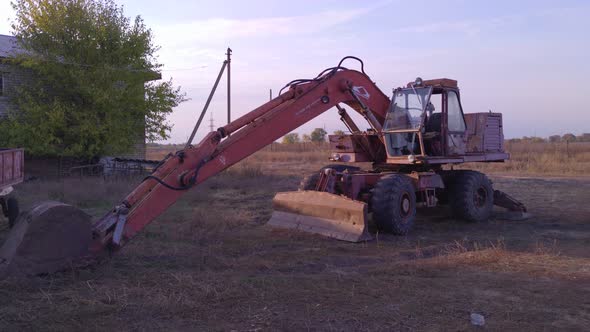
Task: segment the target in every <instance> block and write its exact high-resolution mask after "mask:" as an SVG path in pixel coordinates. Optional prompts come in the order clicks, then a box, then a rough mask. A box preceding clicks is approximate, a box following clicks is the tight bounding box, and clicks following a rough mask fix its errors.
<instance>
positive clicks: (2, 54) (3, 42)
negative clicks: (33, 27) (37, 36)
mask: <svg viewBox="0 0 590 332" xmlns="http://www.w3.org/2000/svg"><path fill="white" fill-rule="evenodd" d="M19 51H22V48H20V47H19V46H18V44H17V42H16V37H14V36H7V35H0V58H8V57H12V56H14V55H15V54H16V53H18V52H19Z"/></svg>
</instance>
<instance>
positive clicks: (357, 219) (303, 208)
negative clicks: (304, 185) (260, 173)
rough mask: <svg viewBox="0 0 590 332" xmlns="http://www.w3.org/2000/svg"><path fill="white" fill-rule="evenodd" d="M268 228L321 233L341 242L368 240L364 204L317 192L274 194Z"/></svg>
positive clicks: (365, 205) (370, 236) (369, 235)
mask: <svg viewBox="0 0 590 332" xmlns="http://www.w3.org/2000/svg"><path fill="white" fill-rule="evenodd" d="M273 208H274V212H273V214H272V217H271V218H270V220H269V221H268V224H269V225H271V226H276V227H281V228H289V229H297V230H301V231H304V232H308V233H314V234H321V235H324V236H328V237H333V238H336V239H339V240H343V241H349V242H361V241H368V240H372V239H373V236H372V235H371V234H370V233H369V231H368V227H367V204H365V203H363V202H359V201H355V200H352V199H349V198H347V197H344V196H339V195H335V194H331V193H327V192H321V191H292V192H280V193H277V194H276V195H275V197H274V199H273Z"/></svg>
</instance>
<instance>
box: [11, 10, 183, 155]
mask: <svg viewBox="0 0 590 332" xmlns="http://www.w3.org/2000/svg"><path fill="white" fill-rule="evenodd" d="M12 6H13V8H14V10H15V11H16V19H15V21H14V22H13V24H12V29H13V33H14V34H15V36H16V37H17V40H18V42H19V44H20V46H21V47H22V49H23V50H24V52H21V53H20V54H19V55H18V56H17V57H16V58H15V59H14V60H13V61H14V64H15V65H17V66H20V67H21V68H22V69H23V70H24V71H27V72H30V73H31V74H32V75H33V77H34V80H32V82H30V83H29V84H23V85H21V86H20V87H18V88H17V89H16V91H15V94H14V96H13V99H12V101H13V104H14V106H15V107H14V108H13V109H12V110H11V111H10V112H9V115H8V118H7V119H6V121H2V124H0V142H1V143H2V144H3V145H8V146H21V147H25V148H26V149H27V150H28V152H29V153H32V154H35V155H60V156H74V157H88V158H90V157H95V156H98V155H104V154H115V153H124V152H128V151H129V150H130V149H131V147H132V145H133V144H134V143H135V142H136V141H137V139H138V137H139V136H140V135H141V134H143V131H144V130H145V135H146V138H147V140H148V141H154V140H157V139H165V138H168V135H169V132H170V130H171V128H172V126H171V124H170V123H169V122H167V121H166V117H167V115H168V114H170V113H171V112H172V109H173V108H174V107H175V106H177V105H178V104H180V103H181V102H183V101H185V100H186V99H185V95H184V94H183V93H181V92H180V88H178V87H175V86H174V84H173V82H172V80H169V81H163V82H162V81H160V82H154V80H155V79H157V78H159V77H160V74H159V72H160V68H161V65H160V64H159V63H158V62H157V61H156V58H155V52H156V51H157V50H158V47H157V46H155V45H154V44H153V41H152V32H151V30H150V29H148V28H147V27H146V26H145V25H144V23H143V20H142V19H141V17H139V16H138V17H136V18H135V19H134V20H133V21H132V20H131V19H129V18H127V17H126V16H125V15H124V13H123V7H120V6H117V5H116V4H115V3H114V2H113V1H112V0H15V1H14V2H12ZM146 82H147V83H146Z"/></svg>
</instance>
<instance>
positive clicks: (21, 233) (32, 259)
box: [0, 201, 92, 279]
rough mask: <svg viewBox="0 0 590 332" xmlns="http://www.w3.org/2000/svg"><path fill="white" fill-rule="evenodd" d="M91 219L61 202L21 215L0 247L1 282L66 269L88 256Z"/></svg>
mask: <svg viewBox="0 0 590 332" xmlns="http://www.w3.org/2000/svg"><path fill="white" fill-rule="evenodd" d="M90 219H91V218H90V216H89V215H87V214H86V213H84V212H83V211H81V210H79V209H77V208H75V207H73V206H71V205H67V204H63V203H59V202H51V201H47V202H43V203H40V204H38V205H37V206H35V207H34V208H33V209H31V210H30V211H29V212H27V213H25V214H22V215H21V216H20V217H19V218H18V220H17V222H16V224H15V225H14V227H13V228H12V229H11V230H10V232H8V235H7V237H6V239H5V242H4V244H3V245H2V247H0V279H2V278H4V277H17V276H25V275H38V274H46V273H52V272H56V271H59V270H63V269H67V268H69V267H72V266H73V263H74V262H76V261H78V260H80V258H82V257H84V256H85V255H87V254H88V248H89V246H90V243H91V240H92V231H91V220H90Z"/></svg>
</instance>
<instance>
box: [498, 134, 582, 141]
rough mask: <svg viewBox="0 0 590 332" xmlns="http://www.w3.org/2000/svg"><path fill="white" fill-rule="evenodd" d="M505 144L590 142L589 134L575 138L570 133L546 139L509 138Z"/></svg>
mask: <svg viewBox="0 0 590 332" xmlns="http://www.w3.org/2000/svg"><path fill="white" fill-rule="evenodd" d="M506 142H511V143H517V142H531V143H543V142H550V143H559V142H590V133H583V134H580V135H578V136H576V135H574V134H572V133H567V134H564V135H551V136H549V137H546V138H545V137H534V136H533V137H528V136H524V137H522V138H510V139H507V140H506Z"/></svg>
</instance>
